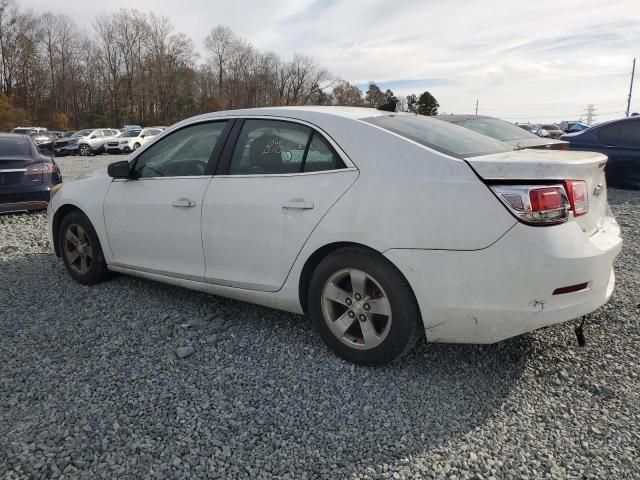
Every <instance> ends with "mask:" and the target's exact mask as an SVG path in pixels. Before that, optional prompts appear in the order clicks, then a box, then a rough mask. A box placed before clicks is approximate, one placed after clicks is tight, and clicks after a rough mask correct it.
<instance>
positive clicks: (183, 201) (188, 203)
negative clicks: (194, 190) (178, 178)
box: [171, 198, 196, 208]
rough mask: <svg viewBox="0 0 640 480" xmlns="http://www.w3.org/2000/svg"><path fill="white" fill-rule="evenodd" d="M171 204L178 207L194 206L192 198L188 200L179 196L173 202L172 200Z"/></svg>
mask: <svg viewBox="0 0 640 480" xmlns="http://www.w3.org/2000/svg"><path fill="white" fill-rule="evenodd" d="M171 205H173V206H174V207H179V208H189V207H195V206H196V202H194V201H193V200H189V199H188V198H179V199H177V200H176V201H175V202H173V203H172V204H171Z"/></svg>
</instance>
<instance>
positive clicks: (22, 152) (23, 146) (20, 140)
mask: <svg viewBox="0 0 640 480" xmlns="http://www.w3.org/2000/svg"><path fill="white" fill-rule="evenodd" d="M30 154H31V148H30V146H29V141H28V140H27V139H26V138H24V137H15V138H11V137H0V157H10V156H12V155H16V156H21V157H22V156H29V155H30Z"/></svg>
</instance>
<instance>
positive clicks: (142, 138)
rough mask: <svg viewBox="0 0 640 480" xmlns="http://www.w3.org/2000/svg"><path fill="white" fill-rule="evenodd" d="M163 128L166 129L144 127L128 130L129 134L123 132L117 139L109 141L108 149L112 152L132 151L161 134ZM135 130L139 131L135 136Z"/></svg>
mask: <svg viewBox="0 0 640 480" xmlns="http://www.w3.org/2000/svg"><path fill="white" fill-rule="evenodd" d="M162 130H164V129H163V128H161V127H151V128H143V129H142V130H127V132H128V134H127V136H125V135H124V132H123V133H122V135H121V136H120V137H119V138H118V139H117V140H116V139H111V141H110V142H108V145H107V150H108V151H109V152H110V153H128V152H132V151H134V150H137V149H138V148H140V147H141V146H143V145H145V144H146V143H148V142H150V141H151V140H152V139H153V138H155V137H156V136H157V135H160V133H162ZM133 132H137V134H136V135H135V136H133ZM116 143H117V145H116Z"/></svg>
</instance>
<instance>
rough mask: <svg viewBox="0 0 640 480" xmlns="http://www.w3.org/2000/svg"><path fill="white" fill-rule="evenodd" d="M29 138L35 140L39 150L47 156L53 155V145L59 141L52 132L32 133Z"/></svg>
mask: <svg viewBox="0 0 640 480" xmlns="http://www.w3.org/2000/svg"><path fill="white" fill-rule="evenodd" d="M29 136H30V137H31V138H32V139H33V142H34V143H35V144H36V146H37V147H38V149H39V150H40V151H41V152H42V153H45V154H50V155H53V154H54V151H53V143H54V142H55V141H56V140H58V136H57V135H54V134H53V133H52V132H48V131H46V132H37V133H31V134H29Z"/></svg>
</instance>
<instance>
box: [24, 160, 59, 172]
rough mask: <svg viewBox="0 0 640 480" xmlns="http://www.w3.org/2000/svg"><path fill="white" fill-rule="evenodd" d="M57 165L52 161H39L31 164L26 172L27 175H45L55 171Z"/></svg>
mask: <svg viewBox="0 0 640 480" xmlns="http://www.w3.org/2000/svg"><path fill="white" fill-rule="evenodd" d="M54 171H55V166H54V165H53V164H52V163H37V164H35V165H29V166H28V167H27V170H26V171H25V172H24V174H25V175H43V174H45V173H53V172H54Z"/></svg>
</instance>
